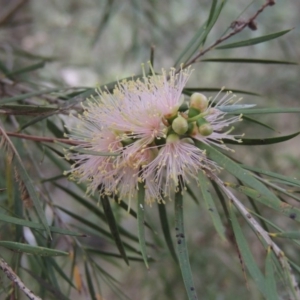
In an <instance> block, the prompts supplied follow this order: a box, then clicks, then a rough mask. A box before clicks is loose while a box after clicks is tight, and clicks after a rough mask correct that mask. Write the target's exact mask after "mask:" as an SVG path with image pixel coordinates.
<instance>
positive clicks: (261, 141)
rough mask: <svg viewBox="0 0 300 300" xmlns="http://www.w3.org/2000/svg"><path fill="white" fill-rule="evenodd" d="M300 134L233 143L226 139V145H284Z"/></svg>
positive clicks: (299, 132) (242, 140)
mask: <svg viewBox="0 0 300 300" xmlns="http://www.w3.org/2000/svg"><path fill="white" fill-rule="evenodd" d="M299 134H300V131H298V132H295V133H293V134H289V135H284V136H278V137H273V138H264V139H263V138H262V139H243V138H241V139H240V140H241V142H238V141H233V140H229V139H224V140H223V141H224V143H225V144H236V145H242V146H258V145H270V144H276V143H282V142H285V141H288V140H290V139H292V138H294V137H296V136H297V135H299Z"/></svg>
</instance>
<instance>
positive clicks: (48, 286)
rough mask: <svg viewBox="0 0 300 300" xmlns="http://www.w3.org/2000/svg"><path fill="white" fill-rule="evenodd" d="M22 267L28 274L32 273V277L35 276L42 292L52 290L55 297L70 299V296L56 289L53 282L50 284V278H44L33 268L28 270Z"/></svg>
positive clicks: (63, 299) (62, 299)
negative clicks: (33, 270)
mask: <svg viewBox="0 0 300 300" xmlns="http://www.w3.org/2000/svg"><path fill="white" fill-rule="evenodd" d="M22 269H23V270H25V271H26V272H27V273H28V274H30V276H31V277H32V278H34V279H35V280H36V281H37V282H38V283H39V284H40V286H41V290H42V292H45V291H48V292H50V293H51V294H52V295H53V296H54V297H55V299H61V300H69V298H68V297H66V296H65V295H64V294H62V293H61V292H60V291H58V290H57V289H55V287H54V286H53V285H52V284H50V283H49V281H48V280H45V279H43V278H42V277H41V276H38V275H37V274H35V273H34V272H32V271H31V270H28V269H26V268H22ZM46 274H47V272H46Z"/></svg>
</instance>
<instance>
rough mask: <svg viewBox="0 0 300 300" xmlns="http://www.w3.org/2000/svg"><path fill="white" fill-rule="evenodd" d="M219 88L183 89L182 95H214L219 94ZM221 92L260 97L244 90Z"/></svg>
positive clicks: (225, 90)
mask: <svg viewBox="0 0 300 300" xmlns="http://www.w3.org/2000/svg"><path fill="white" fill-rule="evenodd" d="M220 90H221V89H220V88H219V87H216V88H214V87H212V88H209V87H203V88H200V87H199V88H198V87H193V88H184V89H183V91H182V92H183V93H184V94H186V95H189V96H190V95H192V94H193V93H195V92H209V93H210V92H216V93H219V92H220ZM222 92H223V93H226V92H232V93H235V94H245V95H251V96H260V95H259V94H257V93H254V92H250V91H244V90H238V89H229V88H228V89H225V88H224V89H222Z"/></svg>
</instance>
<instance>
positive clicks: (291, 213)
mask: <svg viewBox="0 0 300 300" xmlns="http://www.w3.org/2000/svg"><path fill="white" fill-rule="evenodd" d="M229 186H230V187H233V188H235V189H236V190H238V191H240V192H241V193H243V194H245V195H247V196H249V197H251V198H252V199H254V200H256V201H259V202H260V203H262V204H264V205H266V206H268V207H270V208H272V209H274V210H276V211H278V212H280V213H282V214H284V215H285V216H287V217H289V218H291V219H292V220H295V221H297V222H300V209H299V208H296V207H294V206H292V205H290V204H288V203H286V202H283V201H280V200H279V199H278V198H277V197H275V196H274V195H273V197H268V196H266V195H262V194H261V193H260V192H259V191H256V190H254V189H251V188H248V187H245V186H242V185H236V184H231V183H230V185H229Z"/></svg>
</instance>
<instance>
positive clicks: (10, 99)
mask: <svg viewBox="0 0 300 300" xmlns="http://www.w3.org/2000/svg"><path fill="white" fill-rule="evenodd" d="M58 91H60V89H47V90H43V91H35V92H31V93H25V94H20V95H18V96H14V97H8V98H2V99H0V105H2V104H5V103H9V102H14V101H20V100H25V99H27V98H30V97H34V96H40V95H46V94H49V93H52V92H58Z"/></svg>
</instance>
